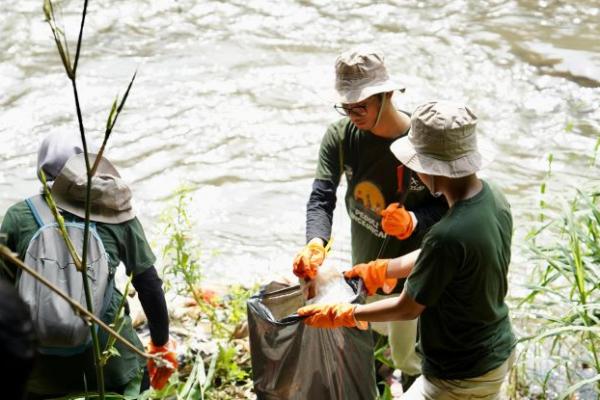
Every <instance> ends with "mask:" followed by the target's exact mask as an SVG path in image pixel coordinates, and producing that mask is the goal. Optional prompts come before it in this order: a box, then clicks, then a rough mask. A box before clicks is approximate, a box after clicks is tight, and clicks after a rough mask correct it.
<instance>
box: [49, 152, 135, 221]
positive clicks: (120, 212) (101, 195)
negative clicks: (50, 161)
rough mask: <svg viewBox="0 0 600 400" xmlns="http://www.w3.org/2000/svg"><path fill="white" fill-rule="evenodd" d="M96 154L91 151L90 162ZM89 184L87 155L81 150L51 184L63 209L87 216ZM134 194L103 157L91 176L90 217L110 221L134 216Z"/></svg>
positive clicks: (95, 219) (53, 194) (55, 196)
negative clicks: (87, 188) (132, 203)
mask: <svg viewBox="0 0 600 400" xmlns="http://www.w3.org/2000/svg"><path fill="white" fill-rule="evenodd" d="M96 157H97V155H96V154H89V161H90V165H94V162H95V161H96ZM86 187H87V174H86V167H85V155H84V154H83V153H81V154H77V155H74V156H72V157H71V158H69V160H68V161H67V163H66V164H65V166H64V167H63V169H62V170H61V171H60V174H58V176H57V177H56V179H55V181H54V183H53V184H52V189H51V193H52V197H53V198H54V201H55V202H56V205H57V206H58V207H59V208H60V209H62V210H65V211H68V212H70V213H71V214H74V215H77V216H78V217H80V218H85V196H86ZM131 197H132V195H131V189H130V188H129V186H127V184H126V183H125V182H124V181H123V180H122V179H121V176H120V175H119V172H118V171H117V169H116V168H115V167H114V166H113V165H112V164H111V163H110V161H108V160H107V159H106V158H104V157H102V159H101V160H100V163H99V164H98V169H97V170H96V173H95V174H94V176H93V177H92V190H91V203H92V204H91V211H90V219H91V220H92V221H97V222H104V223H109V224H119V223H122V222H125V221H129V220H131V219H133V218H134V217H135V212H134V211H133V208H132V206H131Z"/></svg>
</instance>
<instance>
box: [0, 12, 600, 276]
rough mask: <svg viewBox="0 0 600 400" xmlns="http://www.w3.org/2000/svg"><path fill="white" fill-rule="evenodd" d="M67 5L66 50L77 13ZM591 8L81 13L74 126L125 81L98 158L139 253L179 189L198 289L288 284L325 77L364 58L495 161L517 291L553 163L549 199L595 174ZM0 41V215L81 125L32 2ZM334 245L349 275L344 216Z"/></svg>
mask: <svg viewBox="0 0 600 400" xmlns="http://www.w3.org/2000/svg"><path fill="white" fill-rule="evenodd" d="M61 4H62V7H61V8H62V13H59V15H61V14H62V16H61V20H62V21H63V23H64V26H65V29H66V31H67V36H68V37H70V38H71V39H75V37H76V35H77V29H78V21H79V12H80V7H81V2H79V1H64V2H62V3H61ZM599 7H600V5H599V3H598V1H597V0H578V1H572V2H565V1H537V2H536V1H527V0H521V1H519V0H508V1H506V0H502V1H500V0H486V1H466V0H463V1H461V0H453V1H414V0H408V1H396V2H394V1H387V2H377V3H375V2H371V1H344V2H331V1H326V0H304V1H301V0H297V1H294V0H282V1H277V2H274V1H266V0H248V1H229V2H217V1H202V2H200V1H192V0H178V1H174V0H170V1H155V0H152V1H150V0H145V1H144V0H136V1H117V0H110V1H109V0H103V1H90V6H89V12H88V17H87V21H86V28H85V32H84V44H83V48H82V56H81V61H80V68H79V77H78V81H79V88H80V96H81V101H82V104H83V108H84V121H85V125H86V128H87V130H88V132H89V133H90V134H91V135H92V136H93V137H95V138H96V139H99V138H100V137H101V134H102V130H103V126H104V123H105V119H106V116H107V113H108V110H109V107H110V104H111V103H112V101H113V99H114V97H115V95H117V94H118V93H121V94H122V93H123V92H124V90H125V88H126V86H127V83H128V80H129V79H130V77H131V75H132V74H133V73H134V71H136V70H137V71H138V77H137V79H136V82H135V84H134V87H133V89H132V93H131V95H130V97H129V99H128V102H127V105H126V109H125V111H124V113H123V114H122V115H121V117H120V118H119V121H118V122H117V126H116V129H115V131H114V133H113V137H112V138H111V140H110V144H109V147H108V150H107V151H108V153H107V155H108V158H109V159H111V160H112V161H113V162H114V163H115V164H116V165H117V167H118V168H119V170H120V171H121V173H122V175H123V176H124V177H125V178H126V179H127V180H128V181H129V182H130V183H131V184H132V186H133V190H134V193H135V197H136V200H137V202H136V205H137V210H138V213H139V215H140V218H141V219H142V222H143V223H144V225H145V227H146V229H147V231H148V235H149V236H150V238H151V240H152V241H153V242H154V243H155V244H156V245H157V248H158V246H159V245H160V243H161V242H162V241H163V238H162V235H161V226H160V221H159V216H160V214H161V212H163V211H164V210H165V208H167V207H168V206H169V205H170V204H173V197H172V196H173V193H174V191H175V190H176V189H177V188H178V187H179V186H180V185H182V184H188V185H190V186H191V187H192V188H193V190H194V197H193V204H192V210H191V213H192V217H193V219H194V221H195V226H194V232H195V235H196V236H197V238H198V239H199V240H200V241H201V242H202V244H203V247H204V249H206V250H208V251H209V253H210V252H212V250H217V251H218V252H217V253H216V254H215V255H213V256H212V257H211V258H210V260H209V262H208V263H207V265H206V273H207V274H208V275H210V276H211V277H213V278H214V279H218V280H221V281H223V282H241V283H249V282H263V281H265V280H267V279H270V278H271V277H273V276H276V275H288V276H290V275H291V273H290V264H291V259H292V258H293V255H294V254H295V252H296V251H297V249H298V248H299V247H300V246H301V245H302V244H303V241H304V217H305V204H306V201H307V198H308V194H309V191H310V186H311V182H312V177H313V174H314V169H315V166H316V158H317V152H318V146H319V142H320V139H321V137H322V135H323V133H324V132H325V129H326V126H327V124H328V123H330V122H332V121H333V120H335V119H336V118H337V114H335V112H334V110H333V109H332V107H331V103H330V102H329V98H330V97H329V94H330V93H331V88H332V82H333V61H334V59H335V57H336V55H337V54H338V53H339V52H341V51H343V50H345V49H347V48H349V47H351V46H353V45H357V44H365V43H370V44H374V45H376V46H378V47H380V48H381V49H383V50H384V51H385V53H386V61H387V64H388V66H389V69H390V72H391V74H392V75H393V76H395V77H396V78H397V80H399V81H401V82H403V83H404V84H405V85H406V86H407V91H406V93H405V94H403V95H400V94H398V93H397V94H396V95H395V96H394V99H395V103H396V105H397V106H398V107H400V108H403V109H406V110H408V111H411V110H412V109H413V108H414V107H415V106H416V105H417V104H419V103H421V102H424V101H427V100H431V99H436V98H445V99H455V100H462V101H465V102H467V103H468V104H470V105H471V106H472V108H473V109H474V110H475V111H476V113H477V114H478V116H479V119H480V125H479V131H480V133H481V135H482V136H484V137H485V138H486V139H487V140H488V141H489V142H491V143H492V144H493V145H494V146H495V148H496V152H497V155H496V161H495V162H494V163H493V164H492V165H491V166H490V168H489V169H488V170H487V171H486V172H485V174H484V175H485V176H486V177H489V178H491V179H493V180H495V181H496V182H498V183H499V184H500V185H501V186H502V187H503V188H504V189H505V191H506V193H507V194H508V196H509V200H510V201H511V203H512V205H513V209H514V214H515V221H516V229H517V231H516V240H515V242H516V246H515V256H514V261H513V265H512V267H511V268H512V271H513V272H512V273H513V279H515V278H516V276H517V275H523V271H527V265H525V262H524V261H523V253H522V252H523V251H522V249H520V247H519V243H520V242H521V241H520V238H522V237H523V235H524V234H525V233H526V232H527V230H528V228H529V227H531V223H532V220H533V219H534V218H536V215H537V213H538V212H539V210H538V203H539V194H538V193H539V185H540V182H541V181H542V180H543V178H544V175H545V173H546V170H547V162H546V159H547V156H548V154H549V153H552V154H553V155H554V163H553V173H554V176H555V178H556V179H555V181H553V182H554V183H553V185H552V186H551V187H550V188H549V190H550V191H551V192H554V193H558V192H561V193H567V192H569V191H572V190H573V189H574V188H575V187H577V186H578V185H580V184H581V182H584V181H585V180H586V179H588V180H589V179H590V178H595V177H597V176H598V172H599V167H598V164H596V166H590V157H591V155H592V154H593V148H594V145H595V143H596V140H597V137H598V136H599V133H600V122H599V121H600V89H599V86H600V11H599ZM0 36H1V37H2V40H0V107H1V108H0V135H1V137H2V139H3V144H2V146H1V147H0V162H1V168H0V215H1V214H3V213H4V211H5V210H6V208H7V207H8V206H9V205H10V204H12V203H13V202H15V201H18V200H20V199H22V198H24V197H25V196H28V195H30V194H31V193H32V192H35V191H36V190H37V188H38V184H37V182H36V180H35V154H36V150H37V145H38V143H39V141H40V139H41V138H42V137H43V136H45V135H46V134H47V133H49V132H54V131H62V130H73V131H76V130H77V124H76V119H75V115H74V107H73V96H72V92H71V88H70V84H69V81H68V80H67V78H66V76H65V74H64V72H63V70H62V65H61V64H60V61H59V58H58V55H57V52H56V48H55V46H54V43H53V41H52V39H51V33H50V29H49V27H48V26H47V24H46V23H45V22H44V20H43V13H42V1H41V0H39V1H31V0H21V1H18V2H10V3H8V2H7V4H5V7H3V12H2V13H1V14H0ZM71 48H72V49H74V43H72V46H71ZM341 190H344V188H342V189H341ZM338 197H342V196H338ZM334 235H335V245H334V250H335V251H334V253H333V256H334V257H335V258H337V259H338V261H339V262H340V263H341V264H343V265H347V263H348V262H349V261H348V260H349V221H348V218H347V216H346V214H345V211H344V207H343V204H342V203H340V204H338V208H337V212H336V217H335V227H334Z"/></svg>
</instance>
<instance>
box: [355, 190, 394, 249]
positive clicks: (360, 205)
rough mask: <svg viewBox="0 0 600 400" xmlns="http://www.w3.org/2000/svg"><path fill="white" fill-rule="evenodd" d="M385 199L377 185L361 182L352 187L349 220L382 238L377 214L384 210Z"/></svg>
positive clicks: (382, 234) (383, 235) (379, 218)
mask: <svg viewBox="0 0 600 400" xmlns="http://www.w3.org/2000/svg"><path fill="white" fill-rule="evenodd" d="M385 205H386V204H385V199H384V197H383V194H382V193H381V190H380V189H379V187H378V186H377V185H375V184H374V183H373V182H370V181H362V182H360V183H359V184H358V185H356V186H355V187H354V193H353V196H352V199H351V207H350V212H349V215H350V218H352V220H354V221H355V222H356V223H358V224H360V225H361V226H362V227H364V228H365V229H367V230H368V231H369V232H371V233H372V234H373V235H375V236H377V237H379V238H384V237H385V233H384V232H383V231H382V230H381V217H380V215H379V213H380V212H381V210H383V209H384V208H385Z"/></svg>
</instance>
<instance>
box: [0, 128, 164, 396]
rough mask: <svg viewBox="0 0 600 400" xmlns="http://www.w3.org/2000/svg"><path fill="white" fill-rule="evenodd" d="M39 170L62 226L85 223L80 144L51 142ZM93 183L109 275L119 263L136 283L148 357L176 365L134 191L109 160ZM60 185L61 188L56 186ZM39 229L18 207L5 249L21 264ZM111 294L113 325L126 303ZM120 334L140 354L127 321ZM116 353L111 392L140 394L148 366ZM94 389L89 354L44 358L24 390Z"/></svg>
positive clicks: (9, 221) (156, 380)
mask: <svg viewBox="0 0 600 400" xmlns="http://www.w3.org/2000/svg"><path fill="white" fill-rule="evenodd" d="M94 160H95V155H92V154H90V164H93V162H94ZM37 165H38V171H40V170H42V171H43V172H44V175H45V176H46V179H47V180H48V182H49V185H50V186H51V193H52V195H53V197H54V199H55V202H56V204H57V206H58V207H59V210H60V212H61V214H62V216H63V218H64V219H65V222H66V223H69V222H82V221H83V220H82V218H83V217H84V216H85V208H84V202H83V200H84V198H83V197H81V198H77V196H76V194H77V193H79V194H82V193H85V190H84V188H85V186H86V179H85V176H86V172H85V168H83V169H82V168H81V167H82V166H84V165H85V164H84V161H83V149H82V147H81V145H80V144H79V143H78V136H77V135H74V134H65V133H58V134H51V135H49V136H47V137H46V138H45V139H44V140H43V141H42V143H41V145H40V148H39V151H38V164H37ZM92 179H93V180H92V193H93V196H92V207H91V209H92V212H91V217H90V219H91V221H93V222H94V225H95V229H96V232H97V234H98V236H99V238H100V240H101V242H102V244H103V246H104V249H105V251H106V254H107V259H108V267H109V270H110V271H111V273H114V271H115V270H116V268H117V267H118V265H119V264H120V263H121V262H122V263H123V264H124V265H125V269H126V272H127V274H128V275H131V276H132V277H133V278H132V283H133V286H134V287H135V289H136V290H137V292H138V296H139V299H140V303H141V304H142V307H143V309H144V312H145V314H146V316H147V318H148V325H149V329H150V337H151V343H150V346H149V351H150V352H155V353H164V354H165V355H166V357H165V358H167V359H168V360H174V357H175V354H174V353H173V347H172V346H173V342H172V341H171V340H169V319H168V314H167V306H166V302H165V298H164V292H163V290H162V281H161V279H160V278H159V276H158V274H157V272H156V269H155V268H154V266H153V265H154V262H155V261H156V257H155V256H154V254H153V253H152V250H151V249H150V246H149V244H148V241H147V240H146V237H145V235H144V230H143V228H142V225H141V224H140V221H139V220H138V219H137V217H135V214H134V212H133V209H132V208H131V203H130V200H131V191H130V189H129V187H128V186H127V185H126V184H125V183H124V182H123V181H122V180H121V179H120V177H119V175H118V172H117V171H116V169H115V168H114V166H112V164H111V163H110V162H109V161H108V160H106V159H105V158H102V159H101V162H100V163H99V167H98V170H97V172H96V174H95V175H94V177H93V178H92ZM59 180H60V181H61V185H59V184H57V182H58V181H59ZM59 186H60V187H59ZM61 188H62V189H61ZM65 188H68V192H67V191H66V190H65V191H63V189H65ZM42 201H43V200H42ZM36 212H37V211H36ZM37 218H39V216H38V217H37ZM39 228H40V226H39V224H38V221H37V220H36V216H34V214H33V211H32V209H31V207H30V206H29V205H28V203H27V202H26V201H21V202H18V203H16V204H14V205H13V206H11V207H10V208H9V209H8V210H7V212H6V214H5V215H4V218H3V220H2V225H1V227H0V233H2V234H4V235H6V245H7V246H8V247H9V248H10V249H11V250H13V251H14V252H15V253H17V255H18V256H19V258H20V259H21V260H24V259H25V253H26V251H27V248H28V245H29V243H30V241H31V239H32V237H33V236H34V235H35V234H36V232H37V231H38V229H39ZM61 245H62V243H61ZM0 262H1V261H0ZM4 266H5V267H6V268H0V277H1V278H4V279H6V280H9V281H11V282H15V279H16V277H17V276H18V274H17V270H16V267H15V266H14V265H10V264H8V263H5V265H4ZM109 285H114V279H110V281H109ZM107 293H112V296H111V297H110V298H108V299H106V300H107V306H106V307H105V310H106V311H105V313H104V314H103V315H101V316H100V317H101V319H102V320H103V321H104V322H105V323H107V324H110V323H112V322H113V320H114V318H115V314H116V312H117V310H118V308H119V305H120V303H121V301H122V297H123V295H122V294H121V293H119V291H118V290H116V288H113V289H112V290H110V292H109V290H108V289H107ZM120 334H121V335H122V336H123V337H124V338H125V339H127V340H128V341H129V342H130V343H132V344H134V345H135V346H136V347H138V348H139V349H140V350H143V346H142V344H141V343H140V340H139V338H138V337H137V335H136V333H135V331H134V330H133V327H132V324H131V318H130V317H129V315H125V317H124V321H123V325H122V327H121V330H120ZM98 336H99V339H100V342H101V343H100V346H101V348H102V349H103V348H104V347H105V346H106V343H107V340H108V335H107V334H106V332H104V331H103V330H101V329H99V330H98ZM115 346H116V349H117V350H118V352H119V355H118V356H115V357H111V358H110V359H109V360H108V362H107V364H106V365H105V366H104V378H105V387H106V389H107V390H108V391H113V392H118V393H123V392H124V391H125V390H128V391H129V390H130V388H134V387H136V386H137V388H139V387H140V383H139V382H140V380H141V378H142V373H143V367H144V363H145V360H143V359H141V358H140V357H139V356H138V355H136V354H135V353H133V352H132V351H131V350H129V349H128V348H126V347H125V346H124V345H122V344H121V343H120V342H116V345H115ZM168 365H169V364H168V363H166V364H165V367H164V368H158V369H157V368H152V366H151V365H149V373H150V383H151V384H152V385H153V386H155V387H158V386H161V385H164V383H166V379H167V378H168V376H169V375H170V373H171V372H172V370H173V368H168ZM171 366H176V362H175V363H172V364H171ZM146 385H147V383H146ZM95 389H96V373H95V367H94V357H93V353H92V346H88V347H87V348H86V349H85V350H83V351H82V352H79V353H75V354H72V355H54V354H48V353H39V354H38V355H37V358H36V361H35V365H34V368H33V371H32V373H31V376H30V378H29V381H28V383H27V391H28V396H27V399H42V398H43V399H45V398H48V397H60V396H64V395H68V394H73V393H81V392H83V391H88V390H95ZM133 390H135V389H133ZM138 391H139V390H138Z"/></svg>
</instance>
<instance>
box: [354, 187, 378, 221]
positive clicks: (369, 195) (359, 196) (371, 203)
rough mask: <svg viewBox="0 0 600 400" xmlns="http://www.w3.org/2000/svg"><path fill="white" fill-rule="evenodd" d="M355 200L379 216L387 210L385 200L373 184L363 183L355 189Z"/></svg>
mask: <svg viewBox="0 0 600 400" xmlns="http://www.w3.org/2000/svg"><path fill="white" fill-rule="evenodd" d="M354 200H356V202H357V203H359V204H361V205H362V206H363V207H364V208H366V209H368V210H371V211H373V212H374V213H376V214H377V215H379V213H380V212H381V211H382V210H383V209H384V208H385V198H384V197H383V193H381V190H379V187H378V186H377V185H375V184H374V183H373V182H369V181H362V182H360V183H359V184H358V185H356V186H355V187H354Z"/></svg>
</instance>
